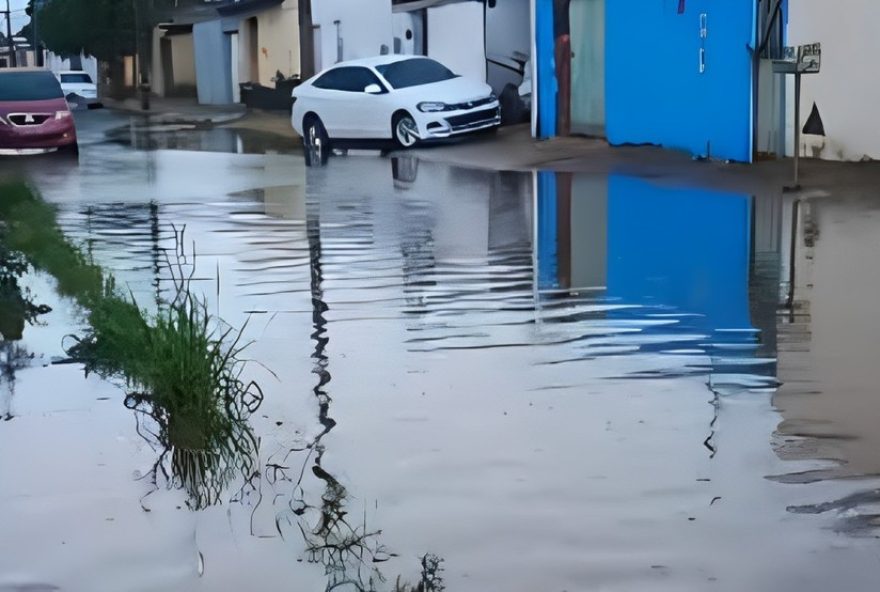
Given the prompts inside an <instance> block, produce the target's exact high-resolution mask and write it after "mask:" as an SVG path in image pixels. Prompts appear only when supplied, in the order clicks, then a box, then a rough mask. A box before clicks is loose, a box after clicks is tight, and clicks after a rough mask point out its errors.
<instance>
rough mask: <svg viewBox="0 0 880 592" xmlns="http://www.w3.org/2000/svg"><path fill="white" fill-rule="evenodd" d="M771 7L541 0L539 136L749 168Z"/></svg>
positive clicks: (732, 0)
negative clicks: (664, 151) (604, 142)
mask: <svg viewBox="0 0 880 592" xmlns="http://www.w3.org/2000/svg"><path fill="white" fill-rule="evenodd" d="M771 4H773V3H770V2H768V1H767V0H760V1H759V2H748V1H744V0H626V1H623V0H613V1H607V0H535V10H536V12H535V35H536V49H537V54H538V55H537V57H536V70H537V73H536V75H537V79H538V81H537V89H536V95H537V101H538V135H539V136H540V137H550V136H553V135H557V134H559V135H565V134H568V133H581V134H586V135H590V136H600V137H606V138H607V139H608V141H609V143H611V144H612V145H626V144H653V145H659V146H663V147H667V148H671V149H678V150H684V151H687V152H689V153H691V154H693V155H695V156H700V157H710V158H717V159H726V160H735V161H740V162H750V161H751V160H752V155H753V142H754V138H755V125H756V122H755V119H756V117H755V116H756V111H757V110H756V107H755V105H756V102H757V101H756V98H755V97H756V96H757V93H756V82H755V81H756V79H757V73H756V64H758V63H759V61H758V60H756V59H755V52H756V48H757V47H758V46H759V45H760V44H761V38H762V35H759V30H761V27H762V26H763V22H762V20H763V19H762V15H759V11H761V10H763V8H762V7H763V5H768V6H770V5H771ZM781 4H782V5H784V4H785V2H782V3H781ZM767 10H770V9H767ZM777 10H778V8H777ZM765 12H766V11H765ZM770 28H773V27H772V25H771V27H770ZM777 29H778V26H777ZM765 45H766V44H765ZM569 56H570V57H569ZM773 100H775V101H776V102H777V103H778V102H779V98H778V97H775V98H774V99H773Z"/></svg>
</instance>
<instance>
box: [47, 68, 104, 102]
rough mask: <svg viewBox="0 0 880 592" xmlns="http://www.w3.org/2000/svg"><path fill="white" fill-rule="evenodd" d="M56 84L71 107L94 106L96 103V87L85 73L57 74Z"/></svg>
mask: <svg viewBox="0 0 880 592" xmlns="http://www.w3.org/2000/svg"><path fill="white" fill-rule="evenodd" d="M56 76H57V77H58V82H60V83H61V90H62V91H64V96H65V97H67V98H68V102H69V103H71V106H73V105H96V104H97V103H98V86H97V85H96V84H95V82H94V81H93V80H92V77H91V76H89V75H88V74H87V73H86V72H82V71H78V70H76V71H70V72H58V74H56Z"/></svg>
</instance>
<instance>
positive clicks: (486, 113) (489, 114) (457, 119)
mask: <svg viewBox="0 0 880 592" xmlns="http://www.w3.org/2000/svg"><path fill="white" fill-rule="evenodd" d="M496 117H498V109H497V108H495V109H483V110H481V111H474V112H472V113H465V114H464V115H456V116H454V117H449V118H447V119H446V121H447V122H448V123H449V125H451V126H452V129H456V128H460V127H464V126H468V125H471V124H474V123H478V122H481V121H491V120H493V119H495V118H496Z"/></svg>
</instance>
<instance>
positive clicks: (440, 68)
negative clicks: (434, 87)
mask: <svg viewBox="0 0 880 592" xmlns="http://www.w3.org/2000/svg"><path fill="white" fill-rule="evenodd" d="M376 69H377V70H378V71H379V74H381V75H382V76H384V77H385V80H387V81H388V84H390V85H391V86H392V87H393V88H409V87H410V86H419V85H421V84H431V83H432V82H442V81H443V80H450V79H452V78H456V77H457V75H456V74H453V73H452V72H451V71H450V70H449V68H447V67H446V66H444V65H443V64H441V63H440V62H435V61H434V60H430V59H428V58H413V59H410V60H403V61H400V62H394V63H392V64H385V65H383V66H377V67H376Z"/></svg>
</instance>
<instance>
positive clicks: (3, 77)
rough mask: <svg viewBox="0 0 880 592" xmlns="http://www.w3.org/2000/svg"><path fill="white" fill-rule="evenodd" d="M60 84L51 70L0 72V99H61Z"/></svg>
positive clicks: (62, 95)
mask: <svg viewBox="0 0 880 592" xmlns="http://www.w3.org/2000/svg"><path fill="white" fill-rule="evenodd" d="M63 98H64V94H63V93H62V92H61V85H60V84H58V80H57V79H56V78H55V75H54V74H52V73H51V72H48V71H46V72H3V73H0V101H45V100H47V99H63Z"/></svg>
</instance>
